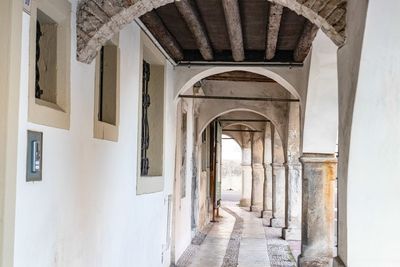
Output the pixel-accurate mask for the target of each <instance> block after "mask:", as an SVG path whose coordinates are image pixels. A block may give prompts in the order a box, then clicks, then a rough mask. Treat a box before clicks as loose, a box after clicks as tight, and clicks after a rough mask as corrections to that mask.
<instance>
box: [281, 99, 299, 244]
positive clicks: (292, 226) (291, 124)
mask: <svg viewBox="0 0 400 267" xmlns="http://www.w3.org/2000/svg"><path fill="white" fill-rule="evenodd" d="M286 144H287V163H286V164H285V167H286V210H285V215H286V216H285V218H286V227H285V229H283V231H282V237H283V238H284V239H286V240H301V164H300V162H299V157H300V106H299V103H290V107H289V119H288V134H287V143H286Z"/></svg>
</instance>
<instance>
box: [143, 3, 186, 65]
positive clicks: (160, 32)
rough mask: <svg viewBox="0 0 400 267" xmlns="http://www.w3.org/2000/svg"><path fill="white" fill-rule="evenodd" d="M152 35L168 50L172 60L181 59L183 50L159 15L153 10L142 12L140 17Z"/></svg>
mask: <svg viewBox="0 0 400 267" xmlns="http://www.w3.org/2000/svg"><path fill="white" fill-rule="evenodd" d="M140 19H141V20H142V22H143V23H144V24H146V26H147V28H148V29H149V30H150V31H151V33H152V34H153V35H154V37H155V38H156V39H157V40H158V41H159V42H160V44H161V46H162V47H163V48H164V49H165V50H167V52H169V54H170V55H171V57H172V58H173V59H174V60H177V61H180V60H183V58H184V56H183V51H182V48H181V47H180V45H179V44H178V42H177V41H176V39H175V37H173V36H172V35H171V33H170V32H169V31H168V29H167V28H166V27H165V25H164V24H163V22H162V21H161V19H160V17H159V16H158V15H157V13H156V12H155V11H151V12H148V13H146V14H144V15H143V16H142V17H141V18H140Z"/></svg>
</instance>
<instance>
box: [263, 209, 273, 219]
mask: <svg viewBox="0 0 400 267" xmlns="http://www.w3.org/2000/svg"><path fill="white" fill-rule="evenodd" d="M261 218H263V219H266V220H268V221H270V220H271V219H272V210H262V211H261Z"/></svg>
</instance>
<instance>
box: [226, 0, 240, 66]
mask: <svg viewBox="0 0 400 267" xmlns="http://www.w3.org/2000/svg"><path fill="white" fill-rule="evenodd" d="M222 5H223V7H224V14H225V21H226V26H227V28H228V35H229V40H230V44H231V49H232V57H233V59H234V60H235V61H243V60H244V47H243V34H242V22H241V19H240V10H239V3H238V0H222Z"/></svg>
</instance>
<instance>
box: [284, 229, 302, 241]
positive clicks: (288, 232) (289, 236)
mask: <svg viewBox="0 0 400 267" xmlns="http://www.w3.org/2000/svg"><path fill="white" fill-rule="evenodd" d="M282 238H283V239H285V240H289V241H290V240H291V241H300V240H301V231H300V229H298V228H284V229H282Z"/></svg>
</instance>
